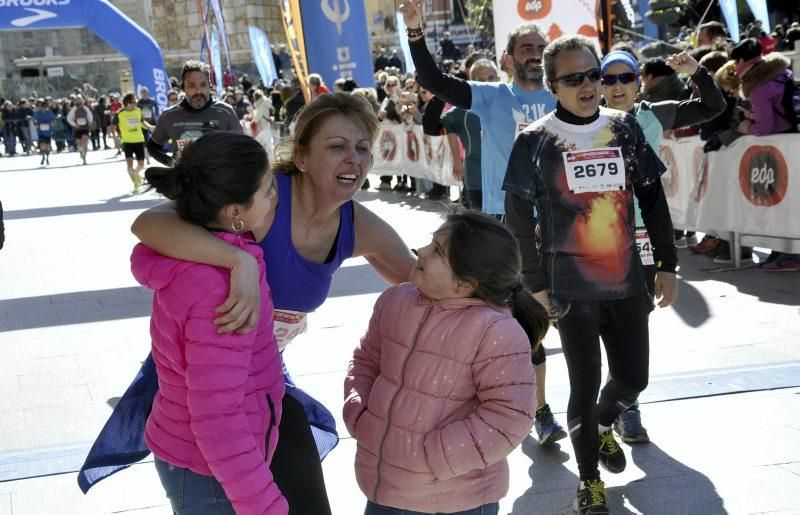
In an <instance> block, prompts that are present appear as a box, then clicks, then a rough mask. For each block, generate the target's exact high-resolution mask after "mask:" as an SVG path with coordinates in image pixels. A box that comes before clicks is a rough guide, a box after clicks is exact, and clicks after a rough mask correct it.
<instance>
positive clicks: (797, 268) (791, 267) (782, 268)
mask: <svg viewBox="0 0 800 515" xmlns="http://www.w3.org/2000/svg"><path fill="white" fill-rule="evenodd" d="M761 269H762V270H764V271H765V272H800V261H797V260H796V259H792V258H788V259H777V260H775V261H772V262H771V263H764V264H763V265H762V266H761Z"/></svg>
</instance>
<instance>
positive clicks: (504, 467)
mask: <svg viewBox="0 0 800 515" xmlns="http://www.w3.org/2000/svg"><path fill="white" fill-rule="evenodd" d="M344 395H345V405H344V422H345V425H346V426H347V430H348V431H349V432H350V434H351V435H352V436H353V438H355V439H356V441H357V443H358V448H357V451H356V479H357V480H358V484H359V486H360V487H361V490H362V491H363V492H364V494H365V495H366V496H367V497H368V498H369V499H370V500H372V501H373V502H377V503H379V504H383V505H387V506H392V507H395V508H402V509H407V510H414V511H423V512H426V513H430V512H444V513H451V512H455V511H463V510H468V509H472V508H476V507H478V506H481V505H484V504H488V503H491V502H496V501H499V500H500V499H501V498H503V496H505V494H506V492H507V491H508V464H507V462H506V459H505V458H506V456H508V454H509V453H511V451H512V450H513V449H514V448H515V447H516V446H517V445H519V444H520V443H521V442H522V440H523V439H524V438H525V437H526V436H527V435H528V432H529V431H530V429H531V426H532V425H533V418H534V412H535V407H536V400H535V395H536V385H535V376H534V371H533V365H532V364H531V346H530V343H529V341H528V337H527V336H526V335H525V332H524V331H523V330H522V327H521V326H520V325H519V323H518V322H517V321H516V320H515V319H514V318H513V317H512V316H511V313H510V311H509V310H508V309H501V308H496V307H492V306H490V305H488V304H486V303H485V302H483V301H482V300H480V299H475V298H466V299H443V300H438V301H434V300H431V299H429V298H427V297H425V296H423V295H421V294H420V293H419V291H418V290H417V288H416V287H415V286H414V285H412V284H409V283H405V284H401V285H399V286H396V287H393V288H390V289H389V290H387V291H386V292H384V293H383V295H381V297H380V298H379V299H378V302H377V303H376V304H375V310H374V313H373V315H372V319H371V320H370V323H369V328H368V329H367V334H366V335H365V336H364V337H363V338H362V340H361V344H360V345H359V346H358V348H357V349H356V350H355V352H354V354H353V361H352V362H351V363H350V368H349V370H348V373H347V378H346V379H345V384H344Z"/></svg>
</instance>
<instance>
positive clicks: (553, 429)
mask: <svg viewBox="0 0 800 515" xmlns="http://www.w3.org/2000/svg"><path fill="white" fill-rule="evenodd" d="M401 12H402V14H403V19H404V21H405V24H406V27H407V29H406V32H407V35H408V43H409V47H410V49H411V58H412V59H413V61H414V65H415V66H416V68H417V77H418V80H419V83H420V85H421V86H422V87H423V88H425V89H427V90H428V91H430V92H432V93H433V94H434V95H436V96H437V97H439V98H441V99H442V100H444V101H445V102H449V103H451V104H453V105H454V106H456V107H460V108H462V109H467V110H469V111H471V112H473V113H475V114H476V115H478V117H479V118H480V121H481V128H482V130H483V134H482V135H481V186H482V188H481V189H482V190H483V198H482V202H483V211H484V212H486V213H488V214H491V215H495V216H497V217H500V218H502V217H503V215H504V214H505V193H504V192H503V189H502V188H503V180H504V179H505V174H506V167H507V166H508V158H509V156H510V155H511V147H512V145H513V144H514V140H515V139H516V137H517V136H518V135H519V134H520V133H521V132H522V130H523V129H525V127H527V126H528V125H530V124H531V123H533V122H535V121H536V120H537V119H539V118H540V117H542V116H544V115H546V114H547V113H549V112H550V111H553V110H554V109H555V107H556V101H555V98H554V97H553V95H551V94H550V92H549V91H547V90H545V89H544V70H543V68H542V52H543V51H544V48H545V46H547V36H546V35H545V33H544V31H542V29H541V28H540V27H539V26H538V25H536V24H533V23H525V24H522V25H520V26H519V27H517V28H515V29H514V30H512V31H511V33H510V34H509V35H508V43H507V44H506V51H505V52H504V54H503V61H504V63H505V65H506V66H507V67H508V68H509V69H513V70H514V80H513V81H512V82H511V83H510V84H509V83H505V82H474V81H465V80H463V79H460V78H458V77H454V76H452V75H448V74H445V73H442V72H441V71H440V70H439V69H438V68H437V67H436V63H435V62H434V60H433V57H432V56H431V53H430V51H429V50H428V47H427V45H426V44H425V37H424V33H423V30H422V25H421V24H422V4H421V2H405V3H404V4H403V6H402V8H401ZM537 300H539V301H540V302H541V303H542V305H544V306H547V305H548V304H547V299H546V296H543V295H542V294H541V292H540V294H538V296H537ZM538 349H539V350H538V351H537V352H535V353H534V355H533V364H534V365H535V366H536V386H537V388H536V406H537V409H536V421H535V423H534V427H535V428H536V433H537V436H538V440H539V444H540V445H546V444H549V443H552V442H555V441H556V440H560V439H562V438H564V437H566V436H567V433H566V432H565V431H564V429H563V428H562V427H561V426H560V425H559V424H558V422H556V421H555V419H554V418H553V414H552V412H551V411H550V407H549V406H548V405H547V402H546V400H545V372H546V366H545V365H546V362H545V354H544V348H543V347H542V346H541V345H540V346H539V347H538Z"/></svg>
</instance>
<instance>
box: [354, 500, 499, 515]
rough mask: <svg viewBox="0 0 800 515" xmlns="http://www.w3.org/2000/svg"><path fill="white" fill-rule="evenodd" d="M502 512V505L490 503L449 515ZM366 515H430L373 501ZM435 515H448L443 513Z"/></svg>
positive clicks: (485, 514)
mask: <svg viewBox="0 0 800 515" xmlns="http://www.w3.org/2000/svg"><path fill="white" fill-rule="evenodd" d="M499 512H500V503H496V502H493V503H489V504H484V505H483V506H478V507H477V508H473V509H471V510H465V511H456V512H450V513H449V515H497V514H498V513H499ZM364 515H430V512H426V511H411V510H401V509H400V508H391V507H389V506H382V505H380V504H375V503H374V502H372V501H367V507H366V509H365V510H364ZM434 515H446V514H443V513H441V512H439V513H437V514H434Z"/></svg>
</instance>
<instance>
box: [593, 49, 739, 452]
mask: <svg viewBox="0 0 800 515" xmlns="http://www.w3.org/2000/svg"><path fill="white" fill-rule="evenodd" d="M666 62H667V65H668V66H670V67H671V68H672V69H673V70H675V71H676V72H677V73H683V74H687V75H689V76H690V77H691V79H692V83H693V84H694V85H696V86H697V91H698V93H699V97H698V98H693V99H691V100H683V101H676V100H664V101H661V102H648V101H646V100H643V101H641V102H636V97H637V94H638V93H639V88H640V83H641V80H640V73H639V65H638V63H637V62H636V59H635V57H634V56H633V55H632V54H630V53H628V52H625V51H622V50H615V51H613V52H610V53H608V54H607V55H606V56H605V57H604V58H603V61H602V62H601V63H600V70H601V71H602V73H603V77H602V83H603V97H604V98H605V101H606V105H607V106H608V107H610V108H612V109H619V110H620V111H625V112H626V113H630V114H632V115H634V116H636V121H637V122H639V125H641V126H642V130H643V131H644V135H645V138H646V139H647V142H648V143H649V144H650V146H651V147H652V148H653V150H655V151H656V152H658V147H659V145H660V144H661V137H662V135H663V133H664V131H665V130H672V129H677V128H678V127H684V126H686V125H695V124H699V123H703V122H706V121H708V120H711V119H713V118H715V117H716V116H718V115H719V114H720V113H722V112H724V111H725V108H726V107H727V105H726V102H725V97H724V96H723V95H722V91H720V89H719V87H717V84H716V83H715V82H714V79H713V77H712V76H711V74H709V73H708V70H706V69H705V67H703V66H700V65H699V64H698V62H697V61H696V60H695V59H694V58H693V57H692V56H691V55H689V54H688V53H687V52H681V53H680V54H675V55H673V56H671V57H669V58H668V59H667V61H666ZM634 206H635V212H636V231H637V234H638V235H639V236H638V237H637V240H638V241H640V243H641V244H640V245H639V247H640V248H641V249H642V251H641V253H642V254H641V258H642V264H643V265H644V268H645V279H646V281H647V288H648V290H649V291H650V295H651V296H653V295H654V293H655V292H654V289H655V285H654V281H655V275H656V271H657V270H656V266H655V262H654V261H653V257H652V254H651V253H650V252H649V251H648V250H647V249H648V248H649V237H648V236H647V233H646V229H645V227H644V222H643V221H642V213H641V210H640V209H639V205H638V202H636V200H635V199H634ZM614 429H615V430H616V431H617V433H618V434H619V436H620V438H621V439H622V441H623V442H625V443H644V442H649V441H650V437H649V436H648V434H647V430H646V429H645V428H644V426H643V425H642V420H641V414H640V412H639V402H638V401H637V402H635V403H634V404H633V405H632V406H631V407H630V408H629V409H628V410H627V411H625V412H623V413H622V414H620V416H619V417H618V418H617V419H616V420H615V421H614Z"/></svg>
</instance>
